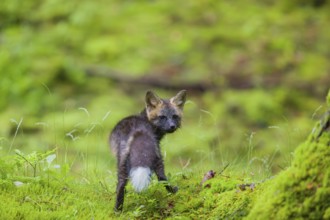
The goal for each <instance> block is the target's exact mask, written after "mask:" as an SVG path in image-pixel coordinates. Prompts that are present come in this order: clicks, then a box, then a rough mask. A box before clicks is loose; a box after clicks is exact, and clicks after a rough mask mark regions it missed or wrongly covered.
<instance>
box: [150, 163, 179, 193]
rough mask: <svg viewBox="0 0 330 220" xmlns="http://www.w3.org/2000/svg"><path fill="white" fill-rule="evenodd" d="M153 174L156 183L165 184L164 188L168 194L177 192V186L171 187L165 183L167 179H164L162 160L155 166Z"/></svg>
mask: <svg viewBox="0 0 330 220" xmlns="http://www.w3.org/2000/svg"><path fill="white" fill-rule="evenodd" d="M155 173H156V175H157V178H158V181H164V182H165V188H166V190H167V191H168V192H170V193H176V192H177V191H178V187H177V186H171V185H170V184H169V183H168V182H167V177H166V175H165V172H164V164H163V160H159V162H158V163H157V164H156V169H155Z"/></svg>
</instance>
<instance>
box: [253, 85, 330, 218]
mask: <svg viewBox="0 0 330 220" xmlns="http://www.w3.org/2000/svg"><path fill="white" fill-rule="evenodd" d="M327 102H328V106H330V92H329V94H328V97H327ZM265 187H266V188H265V189H264V193H263V194H262V195H260V197H259V198H258V199H257V200H256V202H255V204H254V206H253V207H252V209H251V211H250V213H249V215H248V216H247V218H248V219H293V218H294V219H330V110H328V112H327V113H326V114H325V116H324V118H323V119H322V120H321V121H320V122H319V123H318V124H317V125H316V127H315V128H314V129H313V131H312V133H311V135H310V136H309V138H308V139H307V141H306V142H305V143H303V144H301V145H300V146H299V147H298V148H297V150H296V151H295V153H294V160H293V163H292V166H291V167H289V168H288V169H287V170H285V171H283V172H282V173H280V174H279V175H278V176H277V177H276V178H274V179H273V180H272V181H269V183H268V184H266V186H265Z"/></svg>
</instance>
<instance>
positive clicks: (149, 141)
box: [110, 90, 186, 211]
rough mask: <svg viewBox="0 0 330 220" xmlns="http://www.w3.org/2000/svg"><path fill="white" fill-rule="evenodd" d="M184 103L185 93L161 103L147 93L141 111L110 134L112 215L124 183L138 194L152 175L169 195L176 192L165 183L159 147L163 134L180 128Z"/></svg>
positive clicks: (120, 200) (119, 203)
mask: <svg viewBox="0 0 330 220" xmlns="http://www.w3.org/2000/svg"><path fill="white" fill-rule="evenodd" d="M185 101H186V91H185V90H182V91H180V92H179V93H178V94H176V95H175V96H174V97H172V98H171V99H161V98H159V97H158V96H157V95H156V94H154V93H153V92H151V91H148V92H147V93H146V97H145V104H146V106H145V108H144V109H143V111H142V112H141V113H140V114H138V115H133V116H129V117H127V118H124V119H122V120H121V121H119V122H118V124H117V125H116V126H115V127H114V129H113V130H112V132H111V135H110V145H111V149H112V152H113V153H114V154H115V155H116V157H117V168H118V183H117V191H116V193H117V198H116V204H115V210H116V211H121V210H122V209H123V203H124V194H125V186H126V184H127V181H128V179H130V180H131V182H132V185H133V187H134V189H135V191H137V192H141V191H142V190H144V189H146V188H147V187H148V185H149V183H150V178H151V175H152V173H153V172H155V174H156V175H157V177H158V180H159V181H165V187H166V189H167V190H168V191H169V192H171V193H175V192H177V190H178V188H177V187H173V186H170V185H169V184H168V183H167V177H166V175H165V172H164V163H163V159H162V155H161V151H160V147H159V143H160V140H161V139H162V138H163V137H164V135H165V134H167V133H172V132H174V131H175V130H177V129H178V128H180V126H181V118H182V114H183V106H184V104H185Z"/></svg>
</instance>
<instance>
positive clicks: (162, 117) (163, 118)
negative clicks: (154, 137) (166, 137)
mask: <svg viewBox="0 0 330 220" xmlns="http://www.w3.org/2000/svg"><path fill="white" fill-rule="evenodd" d="M158 118H159V119H160V120H166V119H167V117H166V116H165V115H160V116H158Z"/></svg>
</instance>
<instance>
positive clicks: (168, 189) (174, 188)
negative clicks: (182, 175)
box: [166, 186, 179, 194]
mask: <svg viewBox="0 0 330 220" xmlns="http://www.w3.org/2000/svg"><path fill="white" fill-rule="evenodd" d="M166 188H167V191H168V192H170V193H173V194H174V193H176V192H177V191H178V190H179V188H178V187H177V186H168V187H166Z"/></svg>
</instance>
